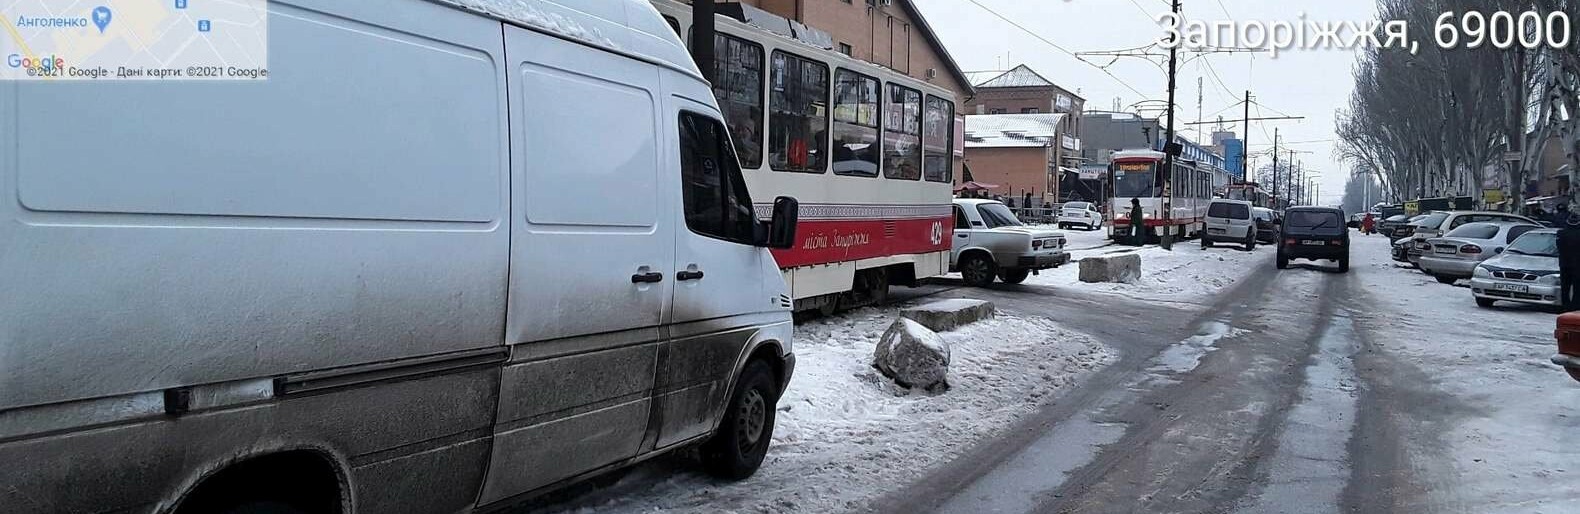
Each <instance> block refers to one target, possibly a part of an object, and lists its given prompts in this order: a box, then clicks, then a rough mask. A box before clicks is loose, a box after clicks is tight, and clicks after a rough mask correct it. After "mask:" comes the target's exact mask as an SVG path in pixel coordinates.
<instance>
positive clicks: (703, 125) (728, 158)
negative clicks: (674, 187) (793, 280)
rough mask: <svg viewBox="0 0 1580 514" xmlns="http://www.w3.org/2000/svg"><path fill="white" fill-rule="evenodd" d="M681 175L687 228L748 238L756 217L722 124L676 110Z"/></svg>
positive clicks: (743, 240)
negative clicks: (678, 114)
mask: <svg viewBox="0 0 1580 514" xmlns="http://www.w3.org/2000/svg"><path fill="white" fill-rule="evenodd" d="M680 177H681V182H682V197H683V198H682V200H683V201H684V202H685V209H686V227H687V228H690V229H691V231H692V232H696V233H698V234H702V235H705V236H710V237H716V238H719V239H725V240H729V241H736V242H740V243H751V242H752V241H753V239H754V238H753V235H754V233H755V230H756V225H757V217H756V216H755V215H754V214H753V212H752V199H751V196H750V195H748V194H747V193H746V181H745V180H744V179H743V178H742V177H741V169H740V167H739V166H738V165H737V164H736V163H735V155H734V154H733V152H731V151H730V145H729V139H728V138H726V137H725V134H724V126H723V125H720V124H719V123H718V122H717V121H714V120H713V119H711V118H708V117H706V116H703V115H700V114H696V113H690V112H682V113H680Z"/></svg>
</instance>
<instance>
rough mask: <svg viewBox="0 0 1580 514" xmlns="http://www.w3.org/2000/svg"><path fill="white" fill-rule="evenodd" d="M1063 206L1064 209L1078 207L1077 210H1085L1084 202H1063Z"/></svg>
mask: <svg viewBox="0 0 1580 514" xmlns="http://www.w3.org/2000/svg"><path fill="white" fill-rule="evenodd" d="M1064 208H1066V209H1079V210H1083V211H1084V210H1086V203H1084V202H1070V203H1067V204H1064Z"/></svg>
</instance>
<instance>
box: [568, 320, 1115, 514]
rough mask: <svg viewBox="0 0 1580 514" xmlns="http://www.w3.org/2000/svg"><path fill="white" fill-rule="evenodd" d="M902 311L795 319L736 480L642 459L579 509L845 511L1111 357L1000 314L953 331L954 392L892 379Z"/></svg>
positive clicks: (1084, 342) (1044, 325) (1041, 324)
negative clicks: (886, 372) (888, 349)
mask: <svg viewBox="0 0 1580 514" xmlns="http://www.w3.org/2000/svg"><path fill="white" fill-rule="evenodd" d="M897 315H898V308H895V307H890V308H885V309H862V310H858V311H854V312H851V313H846V314H843V315H840V316H835V317H833V318H828V319H824V320H816V321H811V322H808V323H805V324H803V325H801V326H798V327H796V345H795V348H796V357H797V365H796V376H795V378H794V379H793V381H792V382H791V385H790V390H789V391H788V392H786V393H785V397H784V398H782V399H781V400H780V401H779V412H778V423H777V427H776V428H775V430H774V443H773V446H772V447H770V448H769V451H768V458H767V460H765V461H764V462H763V467H762V469H761V470H760V471H758V472H757V475H756V476H754V477H752V478H751V479H748V480H746V481H743V482H739V483H728V482H722V481H718V480H714V479H712V478H709V477H707V476H705V475H703V474H701V473H700V472H699V471H697V470H695V469H694V466H692V465H691V464H690V463H689V462H687V461H686V459H684V458H668V459H664V460H663V461H661V462H659V463H654V464H649V465H645V466H641V467H639V468H638V469H637V470H636V471H634V472H633V473H632V474H631V475H629V476H627V477H626V478H624V479H622V480H621V481H620V482H619V483H617V484H615V485H614V486H611V487H609V488H606V489H604V490H599V491H594V492H592V493H589V494H587V495H585V496H583V497H579V498H575V499H573V500H572V501H571V502H570V503H571V504H573V505H570V506H561V507H557V508H556V509H553V510H559V511H564V510H566V509H567V508H569V509H570V511H571V512H599V513H605V512H657V511H662V512H698V513H702V512H708V513H712V512H775V513H778V512H817V513H825V512H841V511H846V510H850V509H854V508H858V507H860V506H861V505H862V504H864V502H865V501H867V500H870V499H871V498H873V497H876V496H878V495H881V494H883V493H885V492H889V491H893V490H895V489H898V488H899V487H901V486H903V485H905V484H906V483H908V482H909V481H911V480H913V479H915V478H917V477H918V476H919V475H921V474H922V473H923V472H924V471H925V470H927V469H928V468H929V467H932V466H934V465H937V464H939V463H941V462H944V461H946V460H947V459H949V458H951V457H953V456H955V455H956V454H958V453H959V452H960V451H962V450H964V449H965V448H966V447H968V446H969V445H971V444H972V443H975V442H976V441H978V440H980V439H982V438H984V437H988V436H991V435H992V434H994V433H995V432H997V431H998V430H1001V429H1003V428H1004V427H1006V426H1008V425H1010V424H1011V423H1013V422H1014V421H1015V420H1017V419H1019V418H1020V417H1022V416H1024V415H1026V414H1028V413H1030V412H1033V411H1035V410H1036V409H1037V408H1038V407H1039V406H1040V405H1042V404H1043V403H1045V402H1046V401H1047V400H1048V399H1049V398H1052V397H1054V396H1055V395H1057V394H1059V393H1061V392H1062V391H1064V390H1066V389H1068V388H1070V387H1073V386H1074V385H1075V384H1077V383H1079V382H1080V381H1081V380H1082V379H1083V378H1084V377H1085V376H1086V375H1088V374H1090V373H1091V372H1093V371H1095V370H1097V369H1100V368H1102V367H1103V366H1104V365H1106V364H1107V363H1109V362H1111V361H1112V360H1113V359H1114V358H1115V356H1114V355H1113V354H1112V353H1111V352H1110V351H1108V350H1107V349H1106V348H1105V347H1104V346H1103V345H1102V344H1100V343H1098V342H1097V341H1094V340H1092V339H1090V338H1088V337H1086V336H1083V335H1080V334H1077V333H1074V332H1071V331H1069V330H1066V329H1064V328H1062V327H1060V326H1058V325H1056V324H1054V323H1052V322H1050V321H1047V320H1042V319H1032V318H1022V317H1016V316H1009V315H1003V314H1000V315H999V317H998V318H996V319H993V320H990V321H984V322H979V323H975V324H971V325H967V326H965V327H962V328H960V329H959V330H956V331H954V332H945V333H943V334H942V335H943V337H944V338H945V339H946V340H948V341H949V343H950V345H951V346H952V349H953V362H951V364H950V371H949V383H950V385H951V388H950V390H949V391H948V392H947V393H943V394H938V395H931V394H927V393H924V392H920V391H907V390H904V389H901V388H898V387H896V386H894V385H893V383H891V382H890V381H889V380H888V379H885V378H884V377H883V376H882V375H880V374H879V373H878V372H877V370H875V369H873V368H872V366H871V362H872V353H873V347H874V346H875V345H876V344H877V341H878V338H879V337H880V336H881V335H882V334H883V331H884V329H885V328H887V326H888V324H889V323H891V322H892V321H893V320H894V319H895V317H896V316H897Z"/></svg>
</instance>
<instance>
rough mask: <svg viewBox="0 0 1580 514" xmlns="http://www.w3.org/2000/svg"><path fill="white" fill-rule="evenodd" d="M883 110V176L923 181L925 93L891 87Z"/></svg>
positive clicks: (906, 88)
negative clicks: (922, 146) (923, 104)
mask: <svg viewBox="0 0 1580 514" xmlns="http://www.w3.org/2000/svg"><path fill="white" fill-rule="evenodd" d="M888 93H889V101H888V104H887V105H885V106H884V118H883V119H884V124H883V134H884V136H883V176H884V177H887V178H893V179H901V180H916V179H920V178H922V148H921V133H922V127H921V125H922V92H921V91H917V90H915V89H911V88H908V87H905V86H901V85H899V84H889V91H888Z"/></svg>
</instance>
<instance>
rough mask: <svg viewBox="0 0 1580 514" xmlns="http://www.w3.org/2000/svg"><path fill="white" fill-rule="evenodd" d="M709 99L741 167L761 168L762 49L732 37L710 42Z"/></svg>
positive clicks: (719, 38) (726, 36) (720, 35)
mask: <svg viewBox="0 0 1580 514" xmlns="http://www.w3.org/2000/svg"><path fill="white" fill-rule="evenodd" d="M713 41H714V45H715V47H714V52H715V53H714V55H715V57H714V59H713V64H714V66H713V69H714V74H715V77H714V81H713V96H714V97H717V98H718V99H719V108H720V110H722V111H724V120H725V122H727V123H729V125H730V135H731V136H733V137H734V138H735V153H736V154H737V155H739V156H740V158H741V165H742V166H745V167H747V168H757V167H760V166H762V165H763V135H762V134H763V114H762V113H763V47H762V46H761V45H758V44H756V43H752V42H750V41H746V40H744V39H740V38H737V37H734V36H729V35H725V34H717V35H716V36H715V37H714V38H713Z"/></svg>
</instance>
